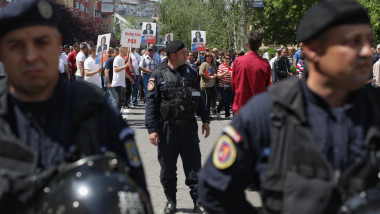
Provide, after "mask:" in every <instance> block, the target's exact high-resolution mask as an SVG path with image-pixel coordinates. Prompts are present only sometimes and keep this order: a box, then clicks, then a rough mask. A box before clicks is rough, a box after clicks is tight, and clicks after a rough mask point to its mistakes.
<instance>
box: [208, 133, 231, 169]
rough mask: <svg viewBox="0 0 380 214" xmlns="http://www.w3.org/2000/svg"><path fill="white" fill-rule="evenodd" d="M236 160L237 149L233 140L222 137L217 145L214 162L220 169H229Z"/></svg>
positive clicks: (213, 157)
mask: <svg viewBox="0 0 380 214" xmlns="http://www.w3.org/2000/svg"><path fill="white" fill-rule="evenodd" d="M235 160H236V148H235V145H234V143H233V142H232V140H231V138H230V137H228V136H227V135H222V136H221V137H220V138H219V140H218V142H217V143H216V146H215V149H214V153H213V155H212V162H213V163H214V165H215V167H216V168H218V169H227V168H228V167H230V166H231V165H232V164H233V163H234V162H235Z"/></svg>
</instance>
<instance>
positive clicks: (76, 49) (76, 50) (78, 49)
mask: <svg viewBox="0 0 380 214" xmlns="http://www.w3.org/2000/svg"><path fill="white" fill-rule="evenodd" d="M74 51H75V52H77V53H78V52H79V51H80V47H79V45H78V46H76V47H75V48H74Z"/></svg>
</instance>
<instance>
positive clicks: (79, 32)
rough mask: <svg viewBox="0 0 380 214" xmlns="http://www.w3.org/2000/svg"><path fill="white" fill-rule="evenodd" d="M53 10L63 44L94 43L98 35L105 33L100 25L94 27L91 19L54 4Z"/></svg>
mask: <svg viewBox="0 0 380 214" xmlns="http://www.w3.org/2000/svg"><path fill="white" fill-rule="evenodd" d="M54 8H55V11H56V12H57V16H58V29H59V31H60V32H61V34H62V38H63V42H62V43H63V44H74V43H75V42H84V41H93V42H96V40H97V38H98V35H100V34H104V33H105V30H104V29H103V28H102V27H101V26H100V25H96V24H95V22H94V20H93V19H92V18H86V17H84V16H82V15H81V14H80V13H79V12H76V11H73V10H70V9H68V8H66V7H65V6H63V5H59V4H54Z"/></svg>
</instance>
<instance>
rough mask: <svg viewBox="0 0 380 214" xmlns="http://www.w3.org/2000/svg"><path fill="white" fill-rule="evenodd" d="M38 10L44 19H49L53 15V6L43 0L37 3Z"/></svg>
mask: <svg viewBox="0 0 380 214" xmlns="http://www.w3.org/2000/svg"><path fill="white" fill-rule="evenodd" d="M37 7H38V12H40V15H41V16H42V17H43V18H45V19H50V18H51V17H52V16H53V7H52V6H51V5H50V4H48V3H47V2H45V1H40V2H38V4H37Z"/></svg>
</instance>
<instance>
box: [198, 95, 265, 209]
mask: <svg viewBox="0 0 380 214" xmlns="http://www.w3.org/2000/svg"><path fill="white" fill-rule="evenodd" d="M269 129H270V124H269V97H268V95H267V94H266V93H264V94H260V95H257V96H255V97H254V98H253V99H251V100H250V102H248V103H247V105H245V106H244V107H243V108H242V109H241V110H240V111H239V114H237V116H236V117H234V119H233V120H232V122H231V124H230V125H229V126H227V127H224V129H223V133H222V135H221V136H220V138H219V140H218V141H217V142H216V145H215V147H214V150H213V152H212V153H211V155H210V156H209V158H208V160H207V162H206V164H205V165H204V168H203V169H202V170H201V171H200V172H199V173H198V181H199V185H198V193H199V196H200V198H201V201H202V204H203V205H204V206H205V208H206V210H207V211H209V212H210V213H231V214H232V213H257V211H256V209H255V208H254V207H253V206H252V205H251V204H250V203H249V202H248V201H247V200H246V198H245V193H244V190H245V188H246V187H247V186H248V184H254V185H255V186H259V184H260V182H259V181H260V179H259V172H258V170H257V169H258V168H257V164H258V163H259V160H261V156H262V151H263V149H264V148H266V147H267V145H268V144H269V143H268V142H269V132H270V130H269Z"/></svg>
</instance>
